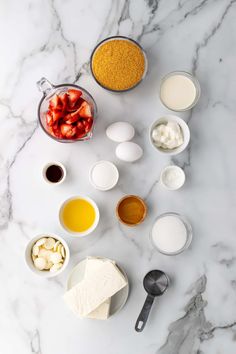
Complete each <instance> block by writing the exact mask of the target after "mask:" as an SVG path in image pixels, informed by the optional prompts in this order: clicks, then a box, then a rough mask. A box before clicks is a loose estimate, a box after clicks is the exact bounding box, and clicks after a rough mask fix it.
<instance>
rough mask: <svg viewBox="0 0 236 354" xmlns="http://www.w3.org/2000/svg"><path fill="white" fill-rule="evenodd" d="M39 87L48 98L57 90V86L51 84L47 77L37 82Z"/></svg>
mask: <svg viewBox="0 0 236 354" xmlns="http://www.w3.org/2000/svg"><path fill="white" fill-rule="evenodd" d="M37 86H38V89H39V91H41V92H42V93H43V95H44V96H47V95H48V94H49V93H50V92H51V91H53V90H54V89H55V86H54V85H53V84H51V82H50V81H48V80H47V79H46V78H45V77H42V78H41V79H40V80H39V81H37Z"/></svg>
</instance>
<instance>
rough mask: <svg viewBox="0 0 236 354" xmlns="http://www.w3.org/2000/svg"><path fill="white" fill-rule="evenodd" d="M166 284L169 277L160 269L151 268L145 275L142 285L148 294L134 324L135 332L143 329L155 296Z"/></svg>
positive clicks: (166, 286) (162, 291)
mask: <svg viewBox="0 0 236 354" xmlns="http://www.w3.org/2000/svg"><path fill="white" fill-rule="evenodd" d="M168 285H169V279H168V277H167V275H166V274H165V273H164V272H162V271H161V270H151V271H150V272H148V273H147V274H146V275H145V277H144V279H143V286H144V289H145V290H146V292H147V294H148V295H147V297H146V300H145V302H144V305H143V308H142V310H141V312H140V314H139V316H138V319H137V321H136V324H135V330H136V331H137V332H142V330H143V329H144V327H145V325H146V322H147V319H148V316H149V313H150V310H151V308H152V304H153V302H154V299H155V297H156V296H161V295H162V294H164V292H165V291H166V289H167V288H168Z"/></svg>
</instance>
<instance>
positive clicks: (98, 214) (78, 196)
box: [59, 195, 100, 237]
mask: <svg viewBox="0 0 236 354" xmlns="http://www.w3.org/2000/svg"><path fill="white" fill-rule="evenodd" d="M73 199H84V200H87V201H88V202H89V203H90V204H91V205H92V206H93V208H94V210H95V221H94V223H93V225H92V226H91V227H90V228H89V229H88V230H86V231H83V232H75V231H71V230H70V229H69V228H68V227H67V226H66V225H64V223H63V220H62V211H63V208H64V206H65V205H66V204H67V203H68V202H69V201H70V200H73ZM99 219H100V213H99V209H98V206H97V204H96V203H95V202H94V201H93V200H92V199H91V198H89V197H85V196H81V195H76V196H74V197H71V198H68V199H66V200H65V201H64V202H63V203H62V205H61V207H60V210H59V221H60V224H61V226H62V228H63V229H64V230H66V231H67V232H68V233H69V234H70V235H71V236H73V237H78V236H81V237H83V236H87V235H88V234H90V233H91V232H93V231H94V230H95V229H96V227H97V225H98V222H99Z"/></svg>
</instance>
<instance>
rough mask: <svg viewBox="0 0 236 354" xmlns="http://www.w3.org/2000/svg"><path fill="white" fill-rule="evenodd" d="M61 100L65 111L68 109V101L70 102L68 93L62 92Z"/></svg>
mask: <svg viewBox="0 0 236 354" xmlns="http://www.w3.org/2000/svg"><path fill="white" fill-rule="evenodd" d="M60 100H61V103H62V110H63V111H65V110H67V106H68V102H69V98H68V95H67V93H62V94H60Z"/></svg>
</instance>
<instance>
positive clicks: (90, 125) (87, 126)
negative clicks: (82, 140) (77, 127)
mask: <svg viewBox="0 0 236 354" xmlns="http://www.w3.org/2000/svg"><path fill="white" fill-rule="evenodd" d="M92 125H93V122H88V121H87V123H86V125H85V127H84V130H85V132H86V133H88V132H90V130H91V128H92Z"/></svg>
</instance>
